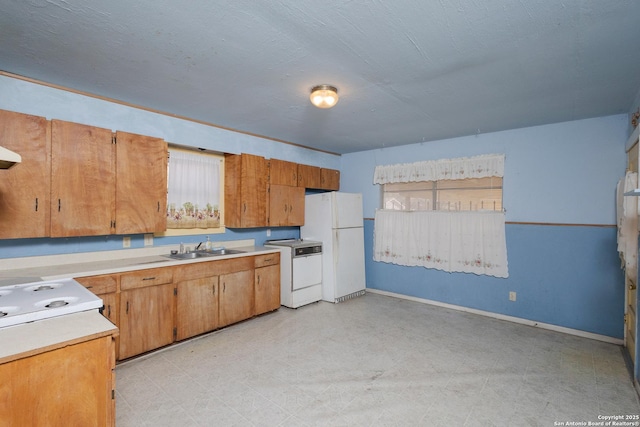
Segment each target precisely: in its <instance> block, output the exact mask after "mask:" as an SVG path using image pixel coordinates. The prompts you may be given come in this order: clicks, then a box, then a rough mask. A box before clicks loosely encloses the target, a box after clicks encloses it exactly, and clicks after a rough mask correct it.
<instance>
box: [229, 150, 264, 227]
mask: <svg viewBox="0 0 640 427" xmlns="http://www.w3.org/2000/svg"><path fill="white" fill-rule="evenodd" d="M268 172H269V171H268V167H267V161H266V160H265V159H264V158H263V157H260V156H254V155H251V154H229V155H227V156H226V157H225V178H224V203H225V205H224V206H225V214H224V222H225V226H227V227H232V228H251V227H264V226H266V225H267V185H268V181H267V178H268Z"/></svg>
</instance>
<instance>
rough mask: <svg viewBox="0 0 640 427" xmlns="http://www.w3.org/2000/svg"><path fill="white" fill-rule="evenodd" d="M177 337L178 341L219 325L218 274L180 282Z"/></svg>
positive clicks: (211, 329)
mask: <svg viewBox="0 0 640 427" xmlns="http://www.w3.org/2000/svg"><path fill="white" fill-rule="evenodd" d="M177 286H178V295H177V303H176V304H177V305H176V306H177V310H176V330H177V332H176V334H177V335H176V339H177V340H178V341H180V340H183V339H186V338H190V337H193V336H196V335H199V334H202V333H205V332H209V331H213V330H214V329H216V328H217V327H218V276H213V277H204V278H201V279H193V280H185V281H183V282H180V283H178V285H177Z"/></svg>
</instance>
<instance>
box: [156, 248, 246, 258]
mask: <svg viewBox="0 0 640 427" xmlns="http://www.w3.org/2000/svg"><path fill="white" fill-rule="evenodd" d="M243 253H245V251H241V250H238V249H216V250H200V251H195V252H187V253H182V254H170V255H164V256H166V257H169V258H172V259H196V258H207V257H215V256H221V255H234V254H243Z"/></svg>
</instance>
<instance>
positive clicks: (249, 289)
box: [218, 270, 254, 326]
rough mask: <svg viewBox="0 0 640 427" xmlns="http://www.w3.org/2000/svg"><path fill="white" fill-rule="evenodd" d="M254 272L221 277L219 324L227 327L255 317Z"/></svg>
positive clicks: (248, 271)
mask: <svg viewBox="0 0 640 427" xmlns="http://www.w3.org/2000/svg"><path fill="white" fill-rule="evenodd" d="M253 282H254V273H253V270H246V271H239V272H236V273H230V274H224V275H222V276H220V295H219V304H220V305H219V307H220V310H219V314H218V315H219V318H218V320H219V323H220V326H227V325H230V324H232V323H236V322H240V321H241V320H245V319H248V318H250V317H252V316H253V300H254V294H253V292H254V291H253Z"/></svg>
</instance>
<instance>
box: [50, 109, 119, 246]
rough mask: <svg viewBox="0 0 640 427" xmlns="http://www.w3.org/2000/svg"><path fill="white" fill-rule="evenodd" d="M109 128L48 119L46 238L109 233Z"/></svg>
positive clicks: (111, 190) (111, 182)
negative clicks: (48, 223)
mask: <svg viewBox="0 0 640 427" xmlns="http://www.w3.org/2000/svg"><path fill="white" fill-rule="evenodd" d="M111 136H112V135H111V131H110V130H108V129H101V128H96V127H93V126H86V125H81V124H77V123H69V122H63V121H59V120H52V121H51V237H70V236H91V235H106V234H111V232H112V230H113V228H112V227H113V221H114V212H115V167H114V144H113V143H112V138H111Z"/></svg>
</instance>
